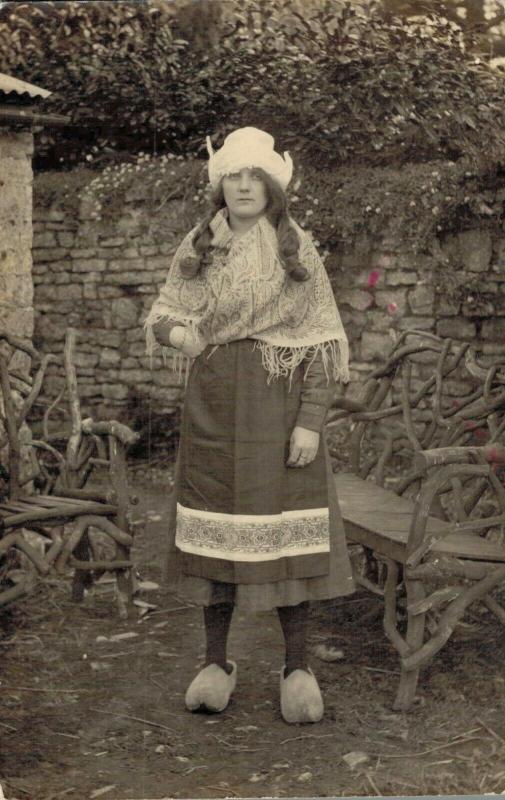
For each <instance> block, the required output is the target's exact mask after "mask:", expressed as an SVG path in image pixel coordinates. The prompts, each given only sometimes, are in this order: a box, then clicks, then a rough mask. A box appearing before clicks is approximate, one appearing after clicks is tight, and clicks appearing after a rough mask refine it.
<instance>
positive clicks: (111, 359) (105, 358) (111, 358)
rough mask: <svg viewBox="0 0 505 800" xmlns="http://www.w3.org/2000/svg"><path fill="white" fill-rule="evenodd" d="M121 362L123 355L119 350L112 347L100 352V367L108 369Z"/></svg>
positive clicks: (104, 348)
mask: <svg viewBox="0 0 505 800" xmlns="http://www.w3.org/2000/svg"><path fill="white" fill-rule="evenodd" d="M120 362H121V355H120V353H119V351H118V350H115V349H114V348H112V347H103V348H102V350H101V351H100V361H99V366H100V367H102V368H104V369H106V368H108V367H115V366H117V365H118V364H120Z"/></svg>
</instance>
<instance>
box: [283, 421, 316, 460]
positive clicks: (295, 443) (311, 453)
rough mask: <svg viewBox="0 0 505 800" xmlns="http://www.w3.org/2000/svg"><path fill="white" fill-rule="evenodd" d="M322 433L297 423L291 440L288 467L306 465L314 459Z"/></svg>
mask: <svg viewBox="0 0 505 800" xmlns="http://www.w3.org/2000/svg"><path fill="white" fill-rule="evenodd" d="M319 439H320V434H319V433H316V431H309V430H308V429H307V428H301V427H300V426H299V425H297V426H296V427H295V428H293V433H292V434H291V439H290V441H289V458H288V460H287V462H286V466H287V467H306V466H307V464H310V463H311V462H312V461H314V459H315V457H316V455H317V451H318V449H319Z"/></svg>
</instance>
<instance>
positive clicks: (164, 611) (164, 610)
mask: <svg viewBox="0 0 505 800" xmlns="http://www.w3.org/2000/svg"><path fill="white" fill-rule="evenodd" d="M188 608H196V605H191V606H175V607H174V608H160V609H159V611H151V613H150V614H149V616H150V617H154V615H155V614H168V613H170V612H171V611H184V610H185V609H188Z"/></svg>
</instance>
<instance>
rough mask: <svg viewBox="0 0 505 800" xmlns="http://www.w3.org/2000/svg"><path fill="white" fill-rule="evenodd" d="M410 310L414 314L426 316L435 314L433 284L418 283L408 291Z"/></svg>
mask: <svg viewBox="0 0 505 800" xmlns="http://www.w3.org/2000/svg"><path fill="white" fill-rule="evenodd" d="M408 301H409V306H410V310H411V311H412V313H413V314H420V315H424V316H426V315H427V314H433V309H434V304H435V290H434V288H433V285H432V284H428V283H422V282H420V283H418V285H417V286H416V288H415V289H412V291H410V292H409V293H408Z"/></svg>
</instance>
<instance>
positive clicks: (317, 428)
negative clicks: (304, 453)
mask: <svg viewBox="0 0 505 800" xmlns="http://www.w3.org/2000/svg"><path fill="white" fill-rule="evenodd" d="M311 405H312V404H311ZM325 418H326V409H324V408H320V411H316V410H313V408H311V409H310V410H309V409H307V408H306V407H304V406H303V405H302V406H301V408H300V411H299V412H298V416H297V418H296V424H297V425H298V426H299V427H300V428H306V429H307V430H308V431H314V432H315V433H321V431H322V429H323V425H324V420H325Z"/></svg>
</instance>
